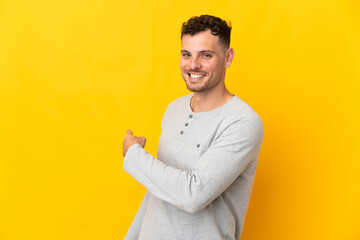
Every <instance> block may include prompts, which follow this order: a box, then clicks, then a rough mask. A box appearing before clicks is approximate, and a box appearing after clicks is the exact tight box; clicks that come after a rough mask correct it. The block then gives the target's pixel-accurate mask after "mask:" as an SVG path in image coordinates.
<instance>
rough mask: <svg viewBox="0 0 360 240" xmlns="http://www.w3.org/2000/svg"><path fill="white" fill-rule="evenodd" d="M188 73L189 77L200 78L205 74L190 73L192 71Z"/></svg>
mask: <svg viewBox="0 0 360 240" xmlns="http://www.w3.org/2000/svg"><path fill="white" fill-rule="evenodd" d="M188 75H189V76H190V77H191V78H202V77H205V76H206V74H199V73H197V74H192V73H188Z"/></svg>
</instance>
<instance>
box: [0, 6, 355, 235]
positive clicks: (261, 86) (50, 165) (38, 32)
mask: <svg viewBox="0 0 360 240" xmlns="http://www.w3.org/2000/svg"><path fill="white" fill-rule="evenodd" d="M203 13H208V14H213V15H218V16H220V17H222V18H224V19H228V20H231V22H232V24H233V33H232V43H231V45H232V47H233V48H234V49H235V59H234V62H233V65H232V66H231V68H230V69H229V71H228V73H227V86H228V88H229V89H230V90H231V92H232V93H235V94H237V95H238V96H239V97H240V98H242V99H243V100H245V101H246V102H247V103H249V104H250V105H251V106H252V107H253V108H254V109H255V110H256V111H257V112H258V113H259V114H260V116H261V117H262V119H263V121H264V125H265V138H264V142H263V147H262V150H261V155H260V158H259V165H258V169H257V173H256V178H255V184H254V189H253V194H252V196H251V201H250V205H249V210H248V213H247V217H246V221H245V226H244V231H243V236H242V240H259V239H260V240H262V239H266V240H272V239H273V240H285V239H286V240H289V239H294V240H295V239H296V240H298V239H299V240H300V239H301V240H303V239H346V240H348V239H349V240H355V239H357V240H358V239H360V230H358V229H359V228H358V227H359V223H360V204H359V203H360V177H359V175H360V174H359V173H360V171H359V170H360V163H359V162H360V161H359V160H360V154H359V153H360V151H359V149H360V146H359V143H360V142H359V134H360V131H359V129H360V127H359V123H360V113H359V103H360V97H359V95H360V87H359V86H360V84H359V80H360V2H359V1H357V0H326V1H321V0H298V1H296V0H293V1H289V0H250V1H239V0H225V1H214V0H206V1H204V0H201V1H193V0H184V1H166V0H161V1H160V0H159V1H145V0H137V1H115V0H114V1H110V0H107V1H100V0H98V1H83V0H81V1H70V0H63V1H60V0H59V1H47V0H32V1H25V0H3V1H0V136H1V137H0V239H1V240H20V239H21V240H22V239H26V240H27V239H34V240H35V239H36V240H44V239H46V240H47V239H51V240H53V239H54V240H57V239H66V240H71V239H77V240H78V239H86V240H89V239H106V240H112V239H123V237H124V235H125V233H126V231H127V229H128V228H129V226H130V224H131V222H132V219H133V217H134V215H135V213H136V211H137V209H138V207H139V204H140V202H141V200H142V197H143V195H144V193H145V188H144V187H142V186H141V185H140V184H139V183H137V182H136V181H135V180H134V179H132V178H131V176H129V175H128V174H127V173H126V172H124V171H123V170H122V162H123V158H122V150H121V147H122V139H123V137H124V135H125V132H126V129H127V128H131V129H132V130H133V131H134V133H135V134H138V135H144V136H146V137H147V139H148V143H147V146H146V149H147V150H148V151H149V152H150V153H152V154H154V155H156V147H157V141H158V138H159V134H160V122H161V118H162V115H163V113H164V110H165V108H166V106H167V104H168V103H169V102H170V101H172V100H174V99H176V98H177V97H180V96H183V95H185V94H188V91H187V90H186V87H185V84H184V83H183V80H182V78H181V76H180V71H179V57H180V47H181V45H180V36H179V31H180V26H181V24H182V22H184V21H186V20H187V19H188V18H189V17H191V16H194V15H199V14H203Z"/></svg>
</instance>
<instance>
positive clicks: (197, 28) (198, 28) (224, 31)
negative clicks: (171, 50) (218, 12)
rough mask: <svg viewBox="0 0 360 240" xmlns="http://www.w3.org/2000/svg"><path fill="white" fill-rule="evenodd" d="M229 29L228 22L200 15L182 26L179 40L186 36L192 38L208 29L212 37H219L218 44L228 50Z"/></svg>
mask: <svg viewBox="0 0 360 240" xmlns="http://www.w3.org/2000/svg"><path fill="white" fill-rule="evenodd" d="M231 28H232V27H231V22H230V21H229V24H228V23H227V22H226V21H225V20H223V19H221V18H218V17H215V16H211V15H201V16H198V17H192V18H190V19H189V20H188V21H187V22H184V23H183V24H182V27H181V39H182V37H183V36H184V35H186V34H190V35H191V36H193V35H195V34H196V33H199V32H202V31H206V30H208V29H209V30H210V31H211V34H212V35H214V36H219V40H220V43H222V44H223V45H224V46H226V48H229V46H230V33H231Z"/></svg>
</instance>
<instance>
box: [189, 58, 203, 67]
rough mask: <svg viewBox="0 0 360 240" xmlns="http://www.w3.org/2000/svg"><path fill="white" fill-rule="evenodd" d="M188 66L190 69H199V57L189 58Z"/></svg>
mask: <svg viewBox="0 0 360 240" xmlns="http://www.w3.org/2000/svg"><path fill="white" fill-rule="evenodd" d="M190 68H191V69H194V70H195V69H200V68H201V63H200V61H199V59H197V58H196V57H194V58H192V59H191V62H190Z"/></svg>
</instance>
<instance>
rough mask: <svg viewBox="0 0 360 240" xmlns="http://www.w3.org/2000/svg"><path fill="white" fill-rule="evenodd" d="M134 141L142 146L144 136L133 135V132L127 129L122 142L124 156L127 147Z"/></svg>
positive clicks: (143, 145)
mask: <svg viewBox="0 0 360 240" xmlns="http://www.w3.org/2000/svg"><path fill="white" fill-rule="evenodd" d="M136 143H138V144H140V145H141V146H142V147H145V143H146V138H144V137H137V136H134V134H133V132H132V131H131V130H130V129H128V130H127V133H126V135H125V138H124V142H123V155H124V157H125V155H126V153H127V151H128V150H129V148H130V147H131V146H132V145H134V144H136Z"/></svg>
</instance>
